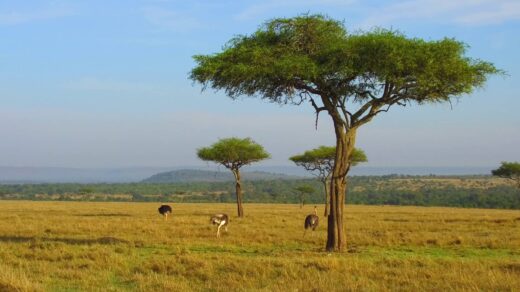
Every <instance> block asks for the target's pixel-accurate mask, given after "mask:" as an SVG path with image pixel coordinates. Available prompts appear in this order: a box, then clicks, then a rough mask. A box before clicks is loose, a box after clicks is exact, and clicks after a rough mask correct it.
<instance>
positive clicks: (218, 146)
mask: <svg viewBox="0 0 520 292" xmlns="http://www.w3.org/2000/svg"><path fill="white" fill-rule="evenodd" d="M197 156H198V157H199V158H200V159H202V160H204V161H212V162H215V163H218V164H221V165H223V166H224V167H226V168H228V169H229V170H231V172H232V173H233V175H234V176H235V190H236V197H237V209H238V217H244V209H243V208H242V184H241V181H240V168H241V167H242V166H244V165H249V164H251V163H253V162H257V161H261V160H264V159H267V158H269V157H270V155H269V153H267V152H266V151H265V150H264V148H263V147H262V146H261V145H259V144H257V143H256V142H254V141H253V140H251V138H245V139H240V138H226V139H220V140H219V141H218V142H216V143H215V144H213V145H211V146H209V147H203V148H200V149H198V150H197Z"/></svg>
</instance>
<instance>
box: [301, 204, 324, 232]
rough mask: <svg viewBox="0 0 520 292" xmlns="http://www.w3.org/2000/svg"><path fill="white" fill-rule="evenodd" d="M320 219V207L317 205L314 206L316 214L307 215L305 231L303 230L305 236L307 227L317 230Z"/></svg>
mask: <svg viewBox="0 0 520 292" xmlns="http://www.w3.org/2000/svg"><path fill="white" fill-rule="evenodd" d="M319 221H320V217H318V209H316V206H314V214H309V215H307V217H305V225H304V227H305V231H303V236H305V232H307V229H309V228H312V230H313V231H314V230H316V227H318V223H319Z"/></svg>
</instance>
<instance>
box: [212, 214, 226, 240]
mask: <svg viewBox="0 0 520 292" xmlns="http://www.w3.org/2000/svg"><path fill="white" fill-rule="evenodd" d="M209 222H210V223H211V224H214V225H215V224H216V225H218V227H217V237H220V228H221V227H222V226H224V230H226V232H227V225H228V223H229V217H228V215H227V214H215V215H213V216H211V219H209Z"/></svg>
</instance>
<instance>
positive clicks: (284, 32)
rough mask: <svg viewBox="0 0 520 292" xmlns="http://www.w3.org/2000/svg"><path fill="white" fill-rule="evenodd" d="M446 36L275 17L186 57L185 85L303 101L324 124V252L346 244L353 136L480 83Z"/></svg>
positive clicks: (459, 46) (478, 72)
mask: <svg viewBox="0 0 520 292" xmlns="http://www.w3.org/2000/svg"><path fill="white" fill-rule="evenodd" d="M465 50H466V45H465V44H464V43H462V42H459V41H457V40H454V39H451V38H445V39H442V40H438V41H437V40H431V41H430V40H423V39H419V38H407V37H406V36H404V35H402V34H401V33H399V32H396V31H390V30H383V29H376V30H373V31H369V32H358V33H354V34H352V33H348V32H347V30H346V28H345V27H344V25H343V23H342V22H339V21H336V20H334V19H330V18H328V17H326V16H322V15H302V16H299V17H294V18H278V19H273V20H270V21H268V22H266V23H265V24H264V25H263V26H261V27H260V28H259V29H258V30H257V31H256V32H254V33H253V34H251V35H245V36H237V37H235V38H233V39H232V40H231V41H230V42H229V43H228V44H227V46H225V47H224V49H223V51H222V52H220V53H216V54H212V55H197V56H195V57H194V58H195V62H196V63H197V65H196V67H195V68H194V69H193V70H192V71H191V76H190V77H191V79H193V80H195V81H197V82H200V83H201V84H203V88H206V87H207V86H210V87H211V88H213V89H216V90H224V91H225V92H226V94H227V95H228V96H229V97H231V98H237V97H239V96H242V95H249V96H258V97H260V98H263V99H267V100H269V101H271V102H274V103H279V104H287V103H293V104H297V105H300V104H302V102H303V101H306V100H307V101H309V103H310V105H312V107H313V108H314V110H315V111H316V122H317V121H318V120H317V118H318V115H319V113H320V112H323V111H324V112H326V113H327V114H328V115H329V116H330V118H331V119H332V123H333V127H334V133H335V135H336V157H335V159H334V167H333V170H332V178H331V185H330V207H329V215H328V218H327V244H326V249H327V250H328V251H334V250H336V251H341V250H342V249H343V248H344V247H345V245H346V236H345V233H344V228H343V209H344V202H345V191H346V189H347V174H348V172H349V170H350V167H351V164H350V157H351V156H352V153H353V151H354V146H355V144H356V135H357V131H358V129H359V128H360V127H361V126H363V125H365V124H367V123H369V122H370V121H371V120H372V119H373V118H374V117H375V116H376V115H378V114H380V113H382V112H386V111H388V110H389V109H390V107H392V106H395V105H400V106H405V105H407V104H411V103H417V104H427V103H438V102H449V101H451V100H452V99H453V98H456V97H458V96H460V95H462V94H468V93H471V92H472V91H473V89H474V88H476V87H480V86H482V85H483V84H484V83H485V81H486V80H487V77H488V76H489V74H495V73H498V72H499V70H498V69H496V68H495V67H494V66H493V64H491V63H489V62H485V61H481V60H478V59H471V58H469V57H467V56H465Z"/></svg>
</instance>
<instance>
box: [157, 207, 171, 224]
mask: <svg viewBox="0 0 520 292" xmlns="http://www.w3.org/2000/svg"><path fill="white" fill-rule="evenodd" d="M159 213H160V214H161V215H163V216H164V221H166V220H168V214H171V213H172V207H170V206H169V205H161V207H159Z"/></svg>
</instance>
